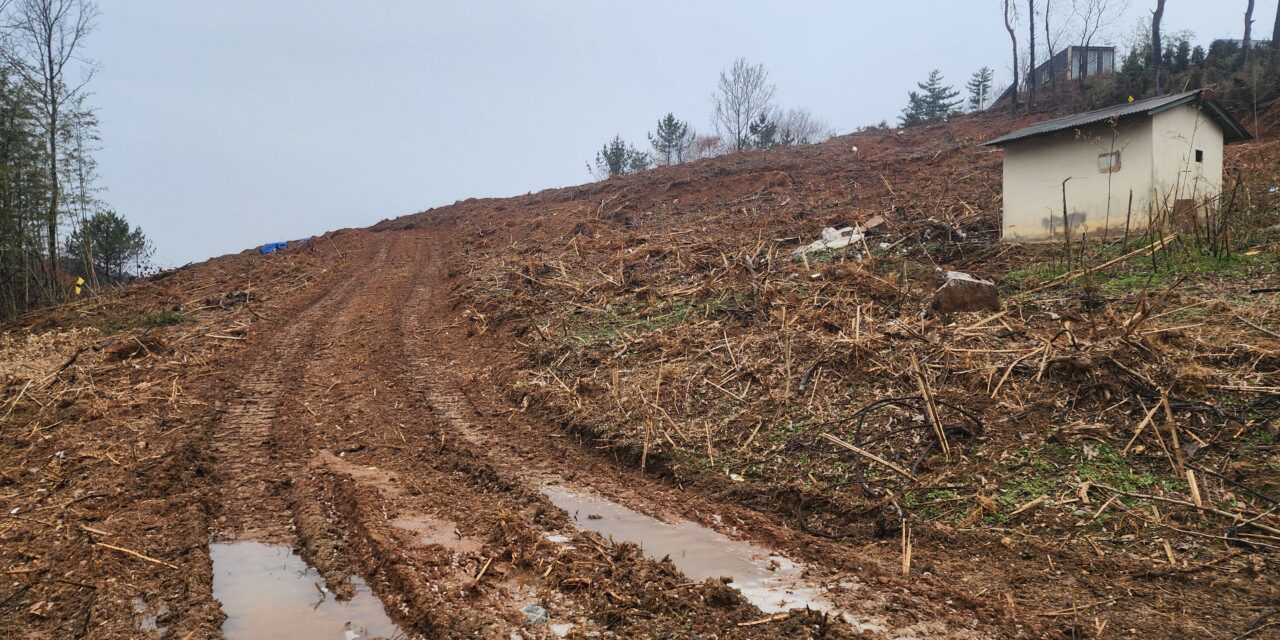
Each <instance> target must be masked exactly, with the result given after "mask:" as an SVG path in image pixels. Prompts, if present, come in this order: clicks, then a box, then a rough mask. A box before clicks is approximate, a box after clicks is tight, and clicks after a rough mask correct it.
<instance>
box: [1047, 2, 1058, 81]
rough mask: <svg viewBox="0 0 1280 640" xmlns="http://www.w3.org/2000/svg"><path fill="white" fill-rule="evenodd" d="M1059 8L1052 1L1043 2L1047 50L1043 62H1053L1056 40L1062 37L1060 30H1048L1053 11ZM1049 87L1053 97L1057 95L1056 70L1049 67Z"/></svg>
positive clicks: (1054, 12) (1056, 45)
mask: <svg viewBox="0 0 1280 640" xmlns="http://www.w3.org/2000/svg"><path fill="white" fill-rule="evenodd" d="M1057 7H1059V5H1058V4H1055V3H1054V2H1053V0H1044V47H1045V49H1046V50H1047V54H1048V55H1047V56H1046V57H1045V60H1053V56H1054V53H1055V50H1056V49H1057V47H1058V39H1059V38H1060V37H1061V36H1062V28H1061V27H1059V28H1058V30H1057V31H1054V30H1053V29H1050V28H1049V23H1050V20H1051V19H1052V18H1053V17H1054V15H1055V14H1056V11H1055V9H1056V8H1057ZM1049 87H1050V89H1052V90H1053V93H1054V95H1057V93H1058V69H1056V68H1053V67H1052V66H1050V68H1049Z"/></svg>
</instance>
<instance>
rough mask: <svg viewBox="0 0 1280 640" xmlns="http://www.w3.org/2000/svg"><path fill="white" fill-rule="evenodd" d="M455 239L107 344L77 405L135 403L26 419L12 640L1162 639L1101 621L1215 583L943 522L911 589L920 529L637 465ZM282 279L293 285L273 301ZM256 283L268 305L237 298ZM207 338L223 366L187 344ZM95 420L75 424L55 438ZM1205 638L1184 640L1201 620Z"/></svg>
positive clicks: (229, 281)
mask: <svg viewBox="0 0 1280 640" xmlns="http://www.w3.org/2000/svg"><path fill="white" fill-rule="evenodd" d="M457 234H458V232H457V230H456V226H455V222H454V221H451V219H450V218H449V217H441V218H440V219H437V220H434V221H431V222H429V223H425V224H419V225H416V226H414V227H412V228H407V229H399V230H391V231H384V232H372V231H362V230H361V231H344V232H340V233H339V234H335V235H333V236H332V237H326V238H325V239H319V240H316V241H314V243H313V246H311V247H305V248H304V249H302V250H300V251H299V252H298V253H296V254H288V255H286V256H282V257H273V258H265V259H260V258H257V257H254V256H240V257H238V258H235V260H234V261H232V262H231V263H229V264H230V266H229V267H226V268H225V269H223V271H222V272H221V275H218V276H217V277H213V276H211V275H209V273H215V274H216V273H219V272H218V271H217V269H215V268H214V267H205V268H204V271H205V272H208V273H205V275H201V276H199V278H203V280H201V279H199V278H197V279H195V280H192V281H191V282H188V281H187V280H183V278H187V277H188V276H189V275H190V274H184V275H179V276H176V277H175V281H176V282H175V283H173V284H170V285H167V286H170V287H171V288H172V289H182V290H184V291H185V290H186V289H184V287H185V288H194V289H196V290H197V291H198V295H208V293H207V292H208V291H217V292H220V291H233V293H232V294H226V295H223V294H219V295H222V297H221V298H219V299H218V300H217V301H215V302H214V303H211V304H204V305H203V306H200V307H195V309H196V311H198V310H199V309H209V310H208V311H205V312H202V313H207V314H215V315H214V316H210V317H211V318H212V319H208V320H196V319H194V318H197V317H204V316H196V315H195V313H196V312H195V311H188V313H189V314H191V317H190V318H188V319H187V320H186V321H185V323H183V324H177V325H175V326H173V327H165V328H162V329H156V330H155V331H151V329H145V330H132V332H131V333H130V332H126V333H127V334H128V335H129V336H131V338H130V339H132V340H134V341H135V342H136V343H137V345H138V346H136V347H135V346H133V343H132V342H130V343H128V344H127V345H124V347H127V349H124V347H122V346H121V345H120V344H115V345H113V346H109V347H106V348H103V349H101V351H102V353H103V354H106V355H103V356H93V355H92V354H93V350H91V349H87V348H85V349H83V353H84V354H85V355H84V356H83V359H82V360H81V361H79V362H77V363H76V364H75V365H74V366H69V367H64V369H65V371H67V372H75V373H74V376H71V375H65V376H64V377H67V378H68V379H67V380H65V381H64V383H65V384H66V385H67V386H66V387H65V389H64V391H59V392H58V393H71V392H73V391H75V390H76V389H81V390H82V391H83V389H84V388H112V389H117V390H118V391H119V393H118V394H117V395H116V396H114V397H113V398H111V399H110V402H107V401H106V400H103V401H102V402H103V403H105V404H104V405H103V406H104V407H106V408H94V407H90V408H89V409H78V408H77V407H80V405H82V404H85V402H86V401H85V400H77V401H75V402H71V401H66V400H63V401H57V400H56V397H54V398H51V399H50V400H49V401H45V400H43V399H42V400H41V403H43V404H39V405H38V408H37V409H33V410H32V411H34V413H32V414H30V415H27V414H22V413H18V414H15V416H14V417H13V418H11V421H12V426H14V427H16V428H18V432H19V433H20V437H19V436H14V435H12V433H13V432H7V433H10V434H11V435H10V436H9V437H8V438H7V439H6V441H5V444H6V446H7V447H8V448H7V451H8V453H9V455H8V460H9V464H7V465H6V467H5V475H4V480H3V482H4V483H5V484H4V488H5V491H6V492H7V493H6V494H5V496H6V498H8V499H9V502H7V503H6V505H5V507H6V509H9V508H10V507H11V506H12V505H17V506H12V510H11V511H10V514H9V519H8V520H7V521H6V522H5V523H4V529H3V532H4V542H5V546H4V548H2V549H0V553H3V554H4V555H3V557H4V558H5V560H6V564H7V568H6V569H5V570H6V571H7V572H8V576H9V577H10V578H11V579H10V581H9V585H8V588H7V589H6V590H5V591H3V592H0V598H7V600H5V601H4V602H3V603H0V607H3V609H0V614H2V615H0V631H3V632H4V633H5V634H7V635H8V636H9V637H21V638H44V637H96V638H131V637H161V638H181V639H184V640H185V639H196V638H223V637H225V638H329V637H332V638H342V639H343V640H352V639H354V638H372V637H393V638H502V639H508V638H517V637H518V638H551V637H574V638H588V637H617V638H712V637H714V638H756V637H759V638H778V637H785V638H847V637H866V638H912V637H914V638H987V637H993V638H994V637H1073V636H1072V634H1075V637H1095V636H1096V635H1102V634H1103V632H1106V634H1107V635H1108V636H1111V635H1115V636H1134V637H1142V636H1144V632H1143V630H1142V629H1138V628H1137V627H1134V628H1132V629H1129V628H1124V629H1117V628H1114V627H1113V628H1112V629H1111V630H1107V623H1106V622H1105V621H1104V620H1102V619H1101V618H1100V617H1098V615H1097V613H1098V611H1099V610H1100V609H1101V608H1109V607H1111V605H1113V604H1114V603H1115V598H1114V597H1112V596H1110V595H1109V594H1112V593H1115V591H1114V590H1123V591H1124V592H1125V593H1127V594H1129V595H1130V596H1132V597H1134V598H1135V604H1134V605H1133V606H1132V607H1131V608H1129V609H1128V611H1129V615H1131V616H1133V618H1136V619H1151V620H1155V619H1161V617H1163V616H1169V615H1171V613H1170V611H1171V610H1170V607H1171V606H1177V605H1176V604H1170V603H1176V602H1179V601H1181V599H1182V598H1183V597H1184V595H1185V594H1188V593H1190V594H1193V595H1195V596H1196V597H1199V596H1201V595H1204V594H1206V593H1208V592H1207V591H1204V590H1203V589H1200V588H1199V587H1196V586H1187V585H1189V584H1190V582H1188V583H1187V585H1182V584H1174V583H1172V582H1168V581H1166V582H1160V583H1156V584H1157V586H1156V587H1153V588H1152V589H1153V591H1144V589H1146V588H1147V586H1146V585H1151V584H1153V583H1151V582H1143V581H1142V580H1140V579H1134V578H1132V576H1135V575H1139V573H1140V572H1141V571H1142V570H1144V567H1143V566H1140V564H1141V563H1133V562H1129V561H1126V560H1120V559H1116V558H1114V557H1112V558H1107V559H1102V555H1101V553H1099V555H1098V558H1091V557H1085V556H1082V555H1080V554H1078V553H1076V552H1075V551H1070V550H1064V549H1063V548H1058V547H1051V544H1050V543H1042V542H1038V541H1034V540H1030V539H1017V540H1016V541H1013V540H1011V539H1010V538H1009V537H1007V535H1006V534H1004V533H1002V532H995V533H993V534H983V535H979V534H975V533H972V532H968V533H964V534H959V533H956V532H954V531H950V530H948V529H946V528H941V527H933V528H921V530H920V531H918V532H915V533H914V535H913V540H912V545H913V548H914V551H913V558H912V564H911V567H910V571H909V572H907V573H906V575H904V572H903V548H904V543H905V542H906V539H905V534H903V533H902V532H892V531H891V532H890V533H889V534H888V535H884V536H879V537H876V536H870V535H868V536H858V537H852V538H845V539H828V538H823V537H820V536H815V535H811V534H808V533H805V532H803V531H801V530H799V527H798V526H797V519H796V518H795V517H794V511H793V509H792V508H791V507H790V506H789V505H788V504H787V503H786V502H787V498H777V499H774V500H769V499H768V497H767V496H762V494H760V493H759V492H755V493H748V492H741V493H738V492H735V490H734V489H733V487H734V483H735V482H737V480H734V479H731V478H724V479H723V481H722V482H720V483H719V484H715V483H710V484H709V483H696V484H694V485H684V484H682V483H681V482H680V481H678V480H677V479H675V477H674V476H672V475H670V474H664V473H662V472H661V470H660V469H654V468H650V469H648V470H647V471H644V470H642V469H641V467H642V465H641V464H639V460H638V459H637V457H636V455H635V452H633V451H628V450H625V449H620V448H614V447H608V446H605V444H604V443H601V442H600V441H598V440H595V439H591V438H589V437H588V436H586V435H584V434H582V433H580V432H577V431H575V430H573V429H572V428H567V427H566V426H565V425H563V424H560V423H557V422H556V421H555V420H553V419H549V418H547V417H546V416H544V415H542V414H540V413H539V412H538V411H537V410H536V408H534V407H530V406H528V405H527V403H524V402H521V401H520V399H519V396H518V395H516V394H512V393H510V392H509V389H507V388H506V387H505V386H504V383H503V382H502V380H504V379H505V378H504V373H503V372H504V371H507V370H509V367H507V366H506V365H509V364H510V363H511V362H513V358H517V357H523V356H520V355H519V354H518V351H519V350H518V346H519V345H513V344H511V343H510V339H509V338H507V337H500V336H497V335H494V334H493V333H490V324H489V319H486V318H482V317H476V316H475V315H474V314H470V313H467V312H466V311H465V310H463V309H459V308H457V307H455V306H454V297H453V295H452V293H451V286H453V285H454V284H455V283H456V282H457V277H456V274H453V273H451V265H452V261H455V260H458V259H459V258H460V254H463V253H465V252H462V251H459V249H458V248H459V247H460V246H461V240H460V239H459V237H457ZM272 261H275V262H272ZM264 264H274V265H286V264H287V265H289V266H288V268H287V269H285V267H283V266H280V267H279V268H280V269H282V270H283V271H282V275H277V276H276V277H274V278H273V279H267V280H266V281H265V282H263V279H264V275H270V274H264V267H263V265H264ZM219 268H222V267H219ZM191 277H193V278H194V277H195V276H191ZM246 279H256V280H257V281H259V282H260V283H261V284H258V285H255V287H256V288H252V290H255V291H258V292H259V294H257V295H258V296H259V297H257V298H255V297H253V296H249V295H242V294H240V293H234V290H235V288H237V287H240V286H245V282H246ZM295 281H296V282H297V283H298V284H293V283H294V282H295ZM273 283H277V284H273ZM166 295H169V294H166ZM253 299H256V300H259V302H255V303H254V304H257V305H258V306H256V307H255V306H253V304H242V305H241V306H235V305H232V304H231V303H229V302H227V300H240V301H244V300H253ZM184 308H186V309H192V308H193V305H191V304H188V305H186V306H185V307H184ZM228 308H234V311H227V309H228ZM216 314H223V315H216ZM228 324H230V326H231V327H233V328H235V329H234V331H231V330H229V329H224V328H218V327H226V326H227V325H228ZM189 325H191V326H189ZM199 337H203V338H205V339H206V341H207V342H209V343H210V344H213V345H215V346H216V349H217V350H216V351H212V352H205V351H201V352H198V353H196V352H193V353H186V352H184V351H183V348H184V347H183V346H182V345H184V344H189V341H192V340H196V339H197V338H199ZM85 344H89V345H91V346H92V341H87V342H85ZM139 347H140V348H139ZM210 348H213V347H210ZM92 357H98V358H101V362H99V361H98V360H91V361H88V362H86V361H87V360H89V359H90V358H92ZM55 362H56V360H55ZM45 366H46V367H47V365H45ZM95 367H96V368H95ZM504 367H506V368H504ZM60 375H61V374H60ZM90 379H91V380H92V381H93V382H92V384H94V385H97V387H85V385H84V381H86V380H90ZM545 383H546V384H548V385H555V384H561V385H563V384H565V382H564V381H562V380H557V379H554V378H553V379H548V380H546V381H545ZM77 385H78V386H77ZM57 388H62V387H55V389H57ZM77 393H80V392H77ZM99 393H105V392H99ZM40 397H41V398H43V396H40ZM21 401H22V398H21V397H19V398H17V399H16V400H12V401H10V406H8V407H4V408H7V409H9V410H12V407H13V406H25V405H23V404H21ZM107 405H110V406H107ZM94 406H95V407H96V405H94ZM41 407H42V408H43V409H40V408H41ZM45 409H47V410H48V411H55V410H56V411H57V412H60V413H57V414H56V415H54V414H46V413H41V411H42V410H45ZM126 410H127V411H126ZM76 411H82V412H85V413H83V414H75V415H70V414H68V415H67V416H62V414H64V413H67V412H76ZM129 411H133V413H129ZM95 412H96V413H95ZM98 414H101V415H100V416H99V417H94V418H93V419H89V418H88V417H86V416H98ZM60 416H62V419H58V418H59V417H60ZM17 418H21V419H22V420H23V421H28V422H26V423H25V424H21V425H19V424H18V422H19V421H18V420H17ZM68 419H70V420H79V422H80V423H79V424H78V425H77V428H76V430H61V429H58V425H60V424H63V423H64V422H66V420H68ZM42 424H51V425H52V426H40V425H42ZM30 425H36V426H35V431H33V432H32V433H34V434H36V437H34V438H31V437H29V436H27V433H26V430H29V429H31V426H30ZM7 426H9V425H7ZM45 429H48V430H49V431H48V433H47V434H44V435H42V433H43V431H42V430H45ZM726 486H727V487H729V489H727V490H726V489H724V487H726ZM45 487H48V488H45ZM22 496H30V497H29V498H23V497H22ZM1045 559H1048V563H1047V568H1045V567H1044V565H1045V563H1044V560H1045ZM1183 588H1186V589H1187V590H1186V591H1181V589H1183ZM1049 593H1051V594H1052V595H1044V594H1049ZM1063 593H1065V594H1066V595H1065V598H1066V599H1065V600H1064V599H1063V598H1064V596H1063ZM1244 593H1245V592H1244V591H1238V592H1233V591H1227V592H1224V594H1223V595H1222V597H1223V598H1225V600H1224V601H1223V602H1224V603H1225V604H1224V606H1231V607H1236V608H1242V607H1245V606H1246V605H1245V604H1244V600H1243V599H1244V598H1245V597H1246V596H1245V595H1242V594H1244ZM1215 597H1216V596H1215ZM1064 602H1065V605H1064V604H1063V603H1064ZM1200 602H1201V603H1203V602H1204V601H1203V600H1202V601H1200ZM1027 603H1034V604H1033V606H1031V607H1029V606H1027ZM1168 619H1172V618H1168ZM1180 620H1181V621H1180V622H1179V624H1182V625H1184V626H1183V627H1181V628H1180V631H1179V632H1180V633H1181V632H1183V631H1186V632H1188V633H1190V632H1192V631H1194V628H1195V625H1197V624H1199V623H1197V622H1195V621H1194V618H1181V619H1180ZM1148 637H1149V636H1148Z"/></svg>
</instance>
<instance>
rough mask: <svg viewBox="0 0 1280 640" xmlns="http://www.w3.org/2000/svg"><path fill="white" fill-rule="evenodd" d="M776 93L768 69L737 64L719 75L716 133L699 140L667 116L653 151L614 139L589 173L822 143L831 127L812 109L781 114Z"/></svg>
mask: <svg viewBox="0 0 1280 640" xmlns="http://www.w3.org/2000/svg"><path fill="white" fill-rule="evenodd" d="M775 93H777V87H776V85H774V84H773V83H772V82H770V81H769V72H768V71H767V70H766V69H765V68H764V65H760V64H751V63H749V62H747V60H746V59H745V58H738V59H737V60H735V61H734V63H733V66H731V67H729V68H728V69H725V70H724V71H721V72H720V81H719V83H717V85H716V91H715V93H714V94H712V96H711V107H712V110H711V129H712V133H710V134H706V135H699V134H698V132H697V131H695V130H694V129H693V128H692V127H691V126H690V125H689V123H688V122H687V121H684V120H680V119H678V118H676V116H675V114H674V113H668V114H667V115H666V116H664V117H662V118H660V119H659V120H658V124H657V126H656V127H655V128H654V130H653V131H652V132H650V133H649V134H648V137H649V146H650V147H652V150H651V151H645V150H642V149H638V148H636V147H635V145H633V144H630V143H628V142H627V141H625V140H623V139H622V136H620V135H618V136H614V137H613V139H612V140H610V141H609V142H607V143H606V144H605V145H604V147H603V148H601V149H600V151H598V152H597V153H596V158H595V164H594V166H593V165H592V164H591V163H588V164H587V169H588V170H590V171H591V172H592V173H594V174H596V176H597V177H601V178H603V177H606V176H616V175H622V174H629V173H636V172H637V171H644V170H645V169H648V168H649V167H651V166H654V165H667V164H679V163H681V162H685V161H688V160H695V159H698V158H710V157H713V156H718V155H721V154H725V153H730V152H733V151H744V150H746V149H769V148H772V147H781V146H787V145H793V144H809V143H812V142H822V141H824V140H826V139H827V138H830V137H831V135H832V129H831V126H830V125H828V124H827V123H826V122H824V121H823V120H821V119H819V118H816V117H814V116H813V114H811V113H809V110H808V109H787V110H783V109H782V108H780V107H779V106H778V105H777V104H776V103H775V102H774V94H775Z"/></svg>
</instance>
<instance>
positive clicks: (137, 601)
mask: <svg viewBox="0 0 1280 640" xmlns="http://www.w3.org/2000/svg"><path fill="white" fill-rule="evenodd" d="M133 612H134V613H135V614H137V616H138V628H139V629H141V630H142V631H154V632H156V633H158V634H160V635H161V636H163V635H164V632H165V631H167V630H168V628H167V627H163V626H161V625H160V624H159V622H158V620H159V619H160V617H161V616H165V615H168V614H169V606H168V605H166V604H165V603H163V602H161V603H160V604H159V605H158V606H157V607H156V608H155V611H154V612H152V611H151V607H148V606H147V601H146V600H143V599H142V598H141V597H138V596H134V598H133Z"/></svg>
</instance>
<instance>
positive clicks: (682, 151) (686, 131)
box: [648, 113, 697, 164]
mask: <svg viewBox="0 0 1280 640" xmlns="http://www.w3.org/2000/svg"><path fill="white" fill-rule="evenodd" d="M648 135H649V144H651V145H653V151H654V157H655V158H657V160H658V161H659V162H660V163H661V164H679V163H681V162H684V158H685V155H686V154H687V153H688V152H689V148H690V147H692V146H693V139H694V138H696V137H697V134H696V133H694V131H693V130H692V129H690V128H689V123H688V122H683V121H680V120H677V119H676V116H675V114H673V113H668V114H667V115H666V117H664V118H662V119H661V120H658V128H657V129H656V130H655V131H654V132H653V133H650V134H648Z"/></svg>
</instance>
